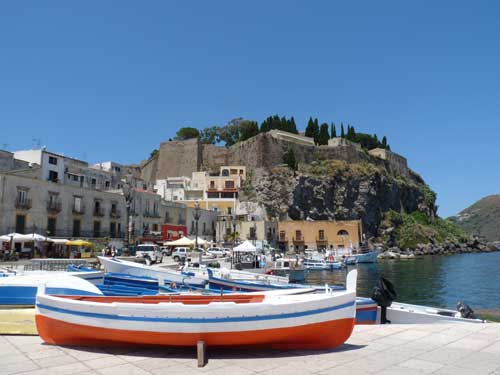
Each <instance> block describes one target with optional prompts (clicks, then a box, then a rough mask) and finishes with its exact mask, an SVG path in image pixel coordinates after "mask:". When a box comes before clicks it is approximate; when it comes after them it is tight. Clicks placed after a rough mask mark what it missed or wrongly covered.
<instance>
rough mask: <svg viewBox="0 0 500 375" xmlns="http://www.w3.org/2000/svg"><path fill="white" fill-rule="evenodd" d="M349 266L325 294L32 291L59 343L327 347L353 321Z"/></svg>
mask: <svg viewBox="0 0 500 375" xmlns="http://www.w3.org/2000/svg"><path fill="white" fill-rule="evenodd" d="M356 276H357V274H356V271H355V270H354V271H351V272H350V273H349V275H348V276H347V289H346V290H344V291H333V290H331V291H329V292H328V293H324V294H299V295H279V294H278V295H276V294H273V293H271V294H270V295H265V294H252V295H239V296H232V295H226V296H196V295H191V296H186V295H180V296H150V297H147V296H146V297H87V296H82V297H71V296H67V297H66V296H51V295H47V294H46V293H45V292H44V291H43V289H42V290H40V291H39V294H38V295H37V304H36V325H37V329H38V333H39V335H40V337H41V338H42V339H43V340H44V341H45V342H47V343H50V344H58V345H92V346H95V345H99V346H106V345H115V344H137V345H144V344H149V345H167V346H195V345H196V344H197V342H198V341H199V340H203V341H204V342H205V344H206V345H208V346H237V345H242V346H262V347H266V348H269V347H273V348H280V349H327V348H334V347H336V346H339V345H341V344H343V343H344V342H345V341H346V340H347V339H348V338H349V336H350V335H351V332H352V330H353V327H354V321H355V307H356V303H355V298H356Z"/></svg>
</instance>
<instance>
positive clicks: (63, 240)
mask: <svg viewBox="0 0 500 375" xmlns="http://www.w3.org/2000/svg"><path fill="white" fill-rule="evenodd" d="M51 241H52V242H53V243H55V244H56V245H67V244H68V242H69V240H68V239H66V238H52V239H51Z"/></svg>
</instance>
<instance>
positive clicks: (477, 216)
mask: <svg viewBox="0 0 500 375" xmlns="http://www.w3.org/2000/svg"><path fill="white" fill-rule="evenodd" d="M450 220H452V221H453V222H455V223H456V224H457V225H458V226H459V227H460V228H462V229H463V230H464V231H465V232H467V233H469V234H471V235H476V236H479V237H481V238H484V239H485V240H487V241H500V194H497V195H489V196H487V197H484V198H482V199H480V200H478V201H477V202H476V203H474V204H473V205H472V206H470V207H468V208H466V209H465V210H463V211H462V212H460V213H459V214H458V215H456V216H452V217H451V218H450Z"/></svg>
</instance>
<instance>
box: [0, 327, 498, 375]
mask: <svg viewBox="0 0 500 375" xmlns="http://www.w3.org/2000/svg"><path fill="white" fill-rule="evenodd" d="M208 358H209V360H208V364H207V365H206V366H205V367H203V368H197V361H196V348H189V349H177V348H175V349H172V348H138V347H130V348H75V347H71V348H70V347H57V346H51V345H46V344H43V343H42V341H41V339H40V338H39V337H38V336H0V374H33V375H34V374H50V375H58V374H104V375H107V374H113V375H114V374H118V375H127V374H167V375H177V374H179V375H180V374H195V373H203V374H227V375H248V374H263V375H264V374H265V375H267V374H269V375H271V374H272V375H280V374H283V375H294V374H298V375H299V374H300V375H301V374H325V375H326V374H334V375H343V374H348V375H353V374H403V375H412V374H454V375H460V374H474V375H479V374H500V324H460V325H458V324H456V325H451V324H447V325H446V324H437V325H436V324H435V325H385V326H356V328H355V330H354V333H353V335H352V336H351V338H350V339H349V340H348V342H347V343H346V344H345V345H343V346H341V347H340V348H337V349H335V350H331V351H320V352H317V351H316V352H310V351H290V352H281V351H265V350H248V349H245V350H243V349H233V350H231V349H224V350H223V349H213V348H212V349H210V348H209V349H208Z"/></svg>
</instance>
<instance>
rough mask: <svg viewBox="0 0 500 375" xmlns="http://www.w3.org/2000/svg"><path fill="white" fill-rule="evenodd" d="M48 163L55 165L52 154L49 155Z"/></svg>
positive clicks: (54, 158)
mask: <svg viewBox="0 0 500 375" xmlns="http://www.w3.org/2000/svg"><path fill="white" fill-rule="evenodd" d="M49 164H52V165H57V158H56V157H54V156H49Z"/></svg>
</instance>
